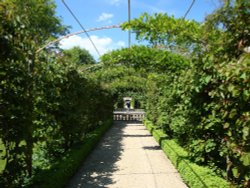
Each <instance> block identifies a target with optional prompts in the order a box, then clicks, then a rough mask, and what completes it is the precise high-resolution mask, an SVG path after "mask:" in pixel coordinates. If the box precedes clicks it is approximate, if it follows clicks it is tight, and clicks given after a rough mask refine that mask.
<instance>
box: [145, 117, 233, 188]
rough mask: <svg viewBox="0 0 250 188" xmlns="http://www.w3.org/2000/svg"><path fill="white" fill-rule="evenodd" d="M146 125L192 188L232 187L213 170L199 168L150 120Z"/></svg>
mask: <svg viewBox="0 0 250 188" xmlns="http://www.w3.org/2000/svg"><path fill="white" fill-rule="evenodd" d="M144 125H145V126H146V128H147V129H148V130H149V131H150V132H151V134H152V135H153V136H154V138H155V139H156V140H157V142H158V143H159V144H160V146H161V148H162V150H163V151H164V153H165V154H166V155H167V157H168V158H169V159H170V160H171V162H172V163H173V164H174V166H175V167H176V168H177V170H178V171H179V173H180V175H181V176H182V178H183V179H184V181H185V182H186V183H187V185H188V186H189V187H191V188H200V187H204V188H210V187H211V188H214V187H220V188H223V187H225V188H226V187H230V184H229V182H227V181H226V180H224V179H222V178H220V177H218V175H216V174H215V172H213V171H212V169H210V168H208V167H203V166H199V165H197V164H195V163H193V162H191V161H190V160H189V159H188V153H187V152H186V151H185V150H184V149H183V148H182V147H180V146H179V145H178V144H177V143H176V142H175V141H174V140H173V139H167V135H166V134H164V132H163V131H162V130H160V129H156V127H155V126H153V125H152V123H151V122H150V121H148V120H146V121H144Z"/></svg>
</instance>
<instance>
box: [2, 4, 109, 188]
mask: <svg viewBox="0 0 250 188" xmlns="http://www.w3.org/2000/svg"><path fill="white" fill-rule="evenodd" d="M64 33H65V27H63V26H62V25H61V24H60V20H59V19H58V18H57V17H56V16H55V5H54V3H53V2H52V1H51V0H42V1H36V0H27V1H19V0H6V1H1V2H0V61H1V65H0V80H1V82H0V139H1V143H3V146H1V148H3V149H4V151H1V156H2V159H3V160H5V162H6V166H5V167H4V170H3V171H2V172H1V174H0V186H1V187H20V186H22V185H24V184H26V183H27V181H28V180H29V179H30V177H32V174H33V171H34V170H38V169H43V168H49V167H50V166H51V165H52V164H53V163H54V162H55V161H57V160H59V159H60V158H61V157H62V156H63V154H64V153H65V152H66V151H67V150H69V149H70V148H71V147H72V146H73V145H74V144H76V143H78V142H81V141H82V140H83V139H84V138H85V135H86V134H87V133H88V132H89V131H92V130H93V129H95V128H96V127H97V126H99V125H102V122H104V121H106V120H107V119H110V117H112V110H113V99H112V95H110V93H109V92H108V91H107V90H104V89H103V88H102V87H101V86H100V85H99V84H98V83H97V82H96V81H95V80H91V79H89V78H86V77H85V76H84V74H83V72H82V69H81V66H84V65H82V64H76V63H73V62H69V61H68V60H69V58H68V57H66V56H65V55H64V54H63V52H60V51H59V50H58V49H57V50H54V49H53V48H50V49H45V50H44V51H43V52H39V53H38V51H37V49H39V48H40V47H41V46H43V45H44V43H46V41H48V40H51V39H53V38H55V37H57V36H59V35H60V34H64ZM90 63H93V62H90Z"/></svg>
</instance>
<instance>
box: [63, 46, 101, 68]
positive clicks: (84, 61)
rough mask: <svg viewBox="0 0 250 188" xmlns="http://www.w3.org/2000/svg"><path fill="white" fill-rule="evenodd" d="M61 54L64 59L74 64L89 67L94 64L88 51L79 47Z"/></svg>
mask: <svg viewBox="0 0 250 188" xmlns="http://www.w3.org/2000/svg"><path fill="white" fill-rule="evenodd" d="M63 53H64V54H65V58H67V60H68V61H71V62H72V63H74V64H78V65H90V64H95V63H96V61H95V59H94V58H93V56H92V55H91V54H90V53H89V52H88V50H86V49H83V48H80V47H73V48H71V49H68V50H63Z"/></svg>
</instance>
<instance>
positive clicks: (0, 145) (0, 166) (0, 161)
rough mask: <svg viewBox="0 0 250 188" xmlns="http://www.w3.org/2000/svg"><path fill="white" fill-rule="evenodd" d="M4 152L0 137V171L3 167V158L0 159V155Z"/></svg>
mask: <svg viewBox="0 0 250 188" xmlns="http://www.w3.org/2000/svg"><path fill="white" fill-rule="evenodd" d="M4 154H5V148H4V145H3V143H2V140H1V139H0V173H1V172H2V171H3V169H4V167H5V160H2V159H1V157H2V156H3V155H4Z"/></svg>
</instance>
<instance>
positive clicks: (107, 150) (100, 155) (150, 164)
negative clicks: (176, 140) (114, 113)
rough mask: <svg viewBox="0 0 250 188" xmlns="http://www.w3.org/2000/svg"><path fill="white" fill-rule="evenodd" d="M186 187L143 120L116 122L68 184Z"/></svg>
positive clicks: (94, 187)
mask: <svg viewBox="0 0 250 188" xmlns="http://www.w3.org/2000/svg"><path fill="white" fill-rule="evenodd" d="M75 187H79V188H80V187H82V188H101V187H110V188H186V187H187V186H186V185H185V184H184V183H183V181H182V179H181V178H180V175H179V174H178V172H177V171H176V169H175V168H174V167H173V165H172V164H171V162H170V161H169V160H168V158H167V157H166V156H165V155H164V153H163V151H162V150H161V149H160V147H159V145H158V143H157V142H156V141H155V140H154V138H153V137H152V136H151V135H150V133H149V132H148V131H147V130H146V129H145V127H144V126H143V125H142V124H136V123H127V122H119V123H118V122H116V123H115V125H114V126H113V127H112V128H111V129H110V130H109V131H108V132H107V133H106V134H105V135H104V137H103V139H102V140H101V141H100V143H99V145H98V146H97V148H96V149H95V150H94V151H93V152H92V153H91V154H90V155H89V157H88V158H87V160H86V161H85V163H84V164H83V166H82V167H81V168H80V169H79V171H78V173H77V174H76V175H75V176H74V177H73V178H72V180H71V181H70V182H69V184H68V186H67V188H75Z"/></svg>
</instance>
